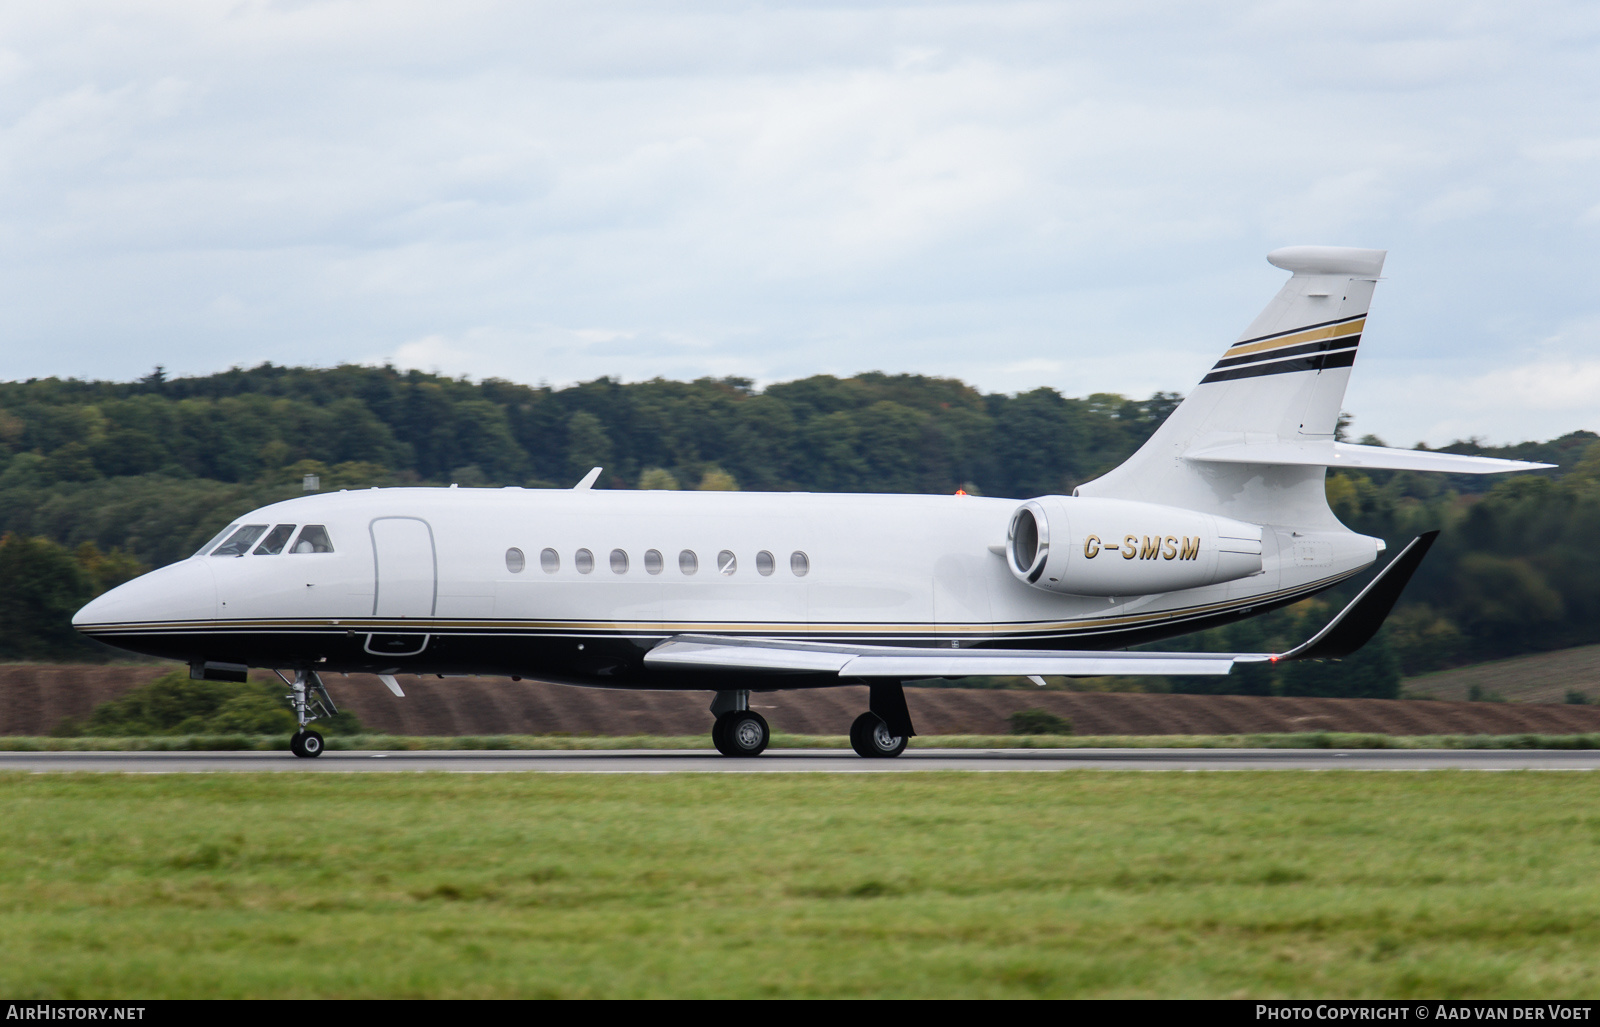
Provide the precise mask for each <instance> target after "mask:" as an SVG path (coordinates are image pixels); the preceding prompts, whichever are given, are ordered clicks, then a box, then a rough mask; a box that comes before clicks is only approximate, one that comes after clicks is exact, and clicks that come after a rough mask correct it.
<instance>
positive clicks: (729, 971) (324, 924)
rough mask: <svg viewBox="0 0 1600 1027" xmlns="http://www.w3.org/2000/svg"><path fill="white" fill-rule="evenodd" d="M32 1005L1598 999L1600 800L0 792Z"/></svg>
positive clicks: (63, 779) (530, 785)
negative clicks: (328, 1000) (47, 1000)
mask: <svg viewBox="0 0 1600 1027" xmlns="http://www.w3.org/2000/svg"><path fill="white" fill-rule="evenodd" d="M0 822H3V823H4V824H5V830H4V831H3V832H0V912H3V914H4V917H5V929H4V931H3V932H0V992H4V993H6V994H13V995H27V996H30V997H41V998H44V997H59V998H74V997H125V998H157V997H240V996H263V997H265V996H271V997H284V998H289V997H313V996H323V997H331V996H344V997H357V996H380V997H424V996H438V997H545V996H562V997H599V996H607V997H647V996H650V997H653V996H684V997H724V996H726V997H733V996H841V997H853V996H880V997H896V996H901V997H947V996H948V997H970V998H985V997H990V998H993V997H1034V996H1101V997H1111V996H1135V995H1143V996H1218V997H1226V996H1250V997H1266V996H1319V997H1364V996H1365V997H1374V996H1392V997H1415V996H1425V997H1484V996H1528V995H1537V996H1540V997H1548V998H1556V997H1568V996H1571V997H1578V996H1592V995H1594V994H1595V993H1596V992H1597V991H1600V958H1597V956H1600V916H1597V914H1600V880H1597V875H1596V869H1597V866H1600V775H1593V774H1554V773H1502V774H1483V773H1465V772H1441V773H1427V774H1370V773H1348V772H1331V773H1282V772H1276V773H1251V772H1238V773H1232V774H1162V775H1144V774H1115V773H1096V772H1087V771H1084V772H1068V773H1060V774H1003V773H1001V774H994V773H991V774H957V773H929V774H905V775H902V774H894V775H850V774H838V775H831V774H821V775H818V774H809V775H786V774H772V775H754V776H749V777H744V776H741V777H738V778H729V777H726V776H723V775H688V774H671V775H550V774H537V775H532V774H530V775H516V774H510V775H445V774H423V775H387V774H385V775H343V774H340V775H287V776H285V775H281V774H261V775H252V774H216V775H152V776H140V775H114V774H85V775H23V774H6V775H0Z"/></svg>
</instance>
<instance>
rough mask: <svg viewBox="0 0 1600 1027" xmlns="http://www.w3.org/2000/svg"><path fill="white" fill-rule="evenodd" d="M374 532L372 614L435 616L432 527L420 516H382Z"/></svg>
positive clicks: (436, 572)
mask: <svg viewBox="0 0 1600 1027" xmlns="http://www.w3.org/2000/svg"><path fill="white" fill-rule="evenodd" d="M371 531H372V552H373V557H374V560H375V563H376V567H377V577H376V580H375V581H374V583H373V584H374V589H375V594H374V595H373V597H372V615H373V616H374V617H419V618H420V617H432V616H433V613H434V609H435V607H436V605H437V603H438V591H439V589H438V578H439V568H438V556H437V554H436V552H435V549H434V545H433V529H432V528H430V527H429V526H428V522H427V521H425V520H423V519H422V518H420V517H379V518H377V519H376V520H374V521H373V522H372V528H371Z"/></svg>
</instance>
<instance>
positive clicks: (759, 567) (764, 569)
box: [756, 549, 777, 578]
mask: <svg viewBox="0 0 1600 1027" xmlns="http://www.w3.org/2000/svg"><path fill="white" fill-rule="evenodd" d="M775 566H777V564H776V563H775V562H774V561H773V559H772V554H771V553H769V552H767V551H766V550H765V549H763V550H762V551H761V552H759V553H757V554H756V573H757V574H759V575H761V576H762V577H763V578H769V577H771V576H772V568H773V567H775Z"/></svg>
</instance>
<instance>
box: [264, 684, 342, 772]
mask: <svg viewBox="0 0 1600 1027" xmlns="http://www.w3.org/2000/svg"><path fill="white" fill-rule="evenodd" d="M277 673H278V676H279V677H280V678H283V681H284V683H285V684H287V685H288V686H289V688H290V692H289V695H288V699H289V704H290V705H291V706H293V707H294V719H295V720H296V721H297V722H298V723H299V725H300V730H298V731H296V732H295V733H294V734H293V735H292V736H290V738H289V751H290V752H292V753H294V754H295V755H296V756H300V757H302V758H306V759H311V758H315V757H317V756H321V755H322V750H323V748H324V745H323V741H322V734H321V733H320V732H317V731H313V730H311V729H310V728H308V727H306V725H307V724H309V723H311V722H312V721H313V720H320V719H322V718H324V717H331V716H333V715H334V714H336V713H338V712H339V708H338V707H337V706H335V705H334V704H333V697H332V696H330V695H328V690H327V689H326V688H324V687H323V685H322V679H321V678H319V677H317V673H316V671H312V670H297V671H295V674H294V680H293V681H290V680H289V679H288V678H284V677H283V674H282V672H277Z"/></svg>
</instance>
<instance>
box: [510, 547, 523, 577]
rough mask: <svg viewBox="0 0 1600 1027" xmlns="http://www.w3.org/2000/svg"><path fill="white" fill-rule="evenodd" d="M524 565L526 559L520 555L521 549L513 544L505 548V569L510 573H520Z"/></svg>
mask: <svg viewBox="0 0 1600 1027" xmlns="http://www.w3.org/2000/svg"><path fill="white" fill-rule="evenodd" d="M526 566H528V559H527V557H525V556H523V555H522V550H520V549H517V548H516V547H514V546H513V547H512V548H510V549H507V550H506V570H508V571H510V572H511V573H512V574H521V573H522V568H524V567H526Z"/></svg>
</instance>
